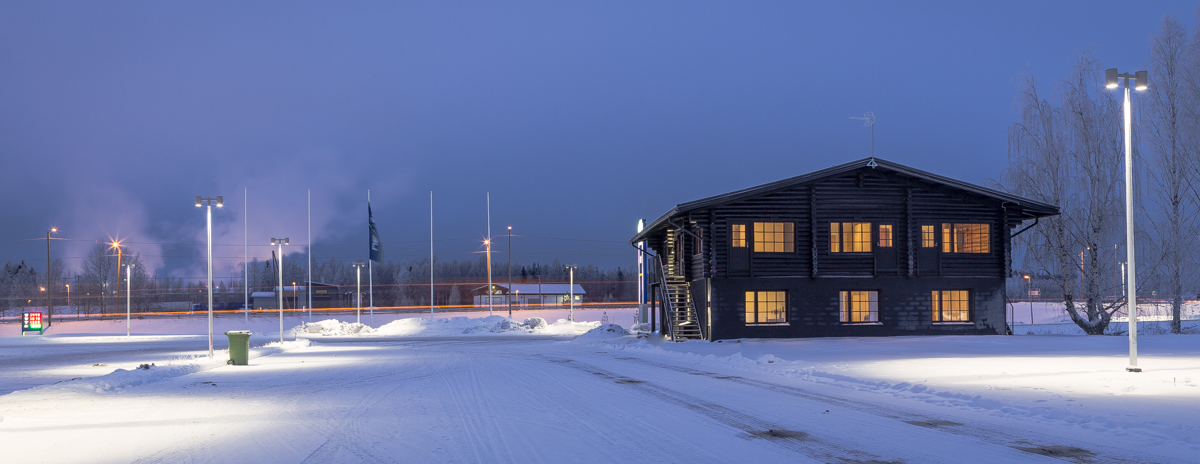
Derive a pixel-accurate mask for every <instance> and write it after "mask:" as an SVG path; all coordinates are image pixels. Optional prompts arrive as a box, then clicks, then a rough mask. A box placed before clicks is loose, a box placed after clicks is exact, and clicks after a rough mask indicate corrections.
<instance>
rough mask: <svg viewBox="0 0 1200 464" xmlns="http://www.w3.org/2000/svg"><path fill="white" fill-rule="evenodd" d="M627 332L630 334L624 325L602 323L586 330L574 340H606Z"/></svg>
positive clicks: (619, 336)
mask: <svg viewBox="0 0 1200 464" xmlns="http://www.w3.org/2000/svg"><path fill="white" fill-rule="evenodd" d="M629 334H630V332H629V331H628V330H625V328H624V327H621V326H619V325H616V324H605V325H602V326H599V327H596V328H594V329H592V330H589V331H587V332H586V333H584V334H583V335H580V336H579V338H576V339H575V340H577V341H593V340H607V339H611V338H621V337H624V336H627V335H629Z"/></svg>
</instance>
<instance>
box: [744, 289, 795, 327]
mask: <svg viewBox="0 0 1200 464" xmlns="http://www.w3.org/2000/svg"><path fill="white" fill-rule="evenodd" d="M786 323H787V292H783V291H770V292H746V324H786Z"/></svg>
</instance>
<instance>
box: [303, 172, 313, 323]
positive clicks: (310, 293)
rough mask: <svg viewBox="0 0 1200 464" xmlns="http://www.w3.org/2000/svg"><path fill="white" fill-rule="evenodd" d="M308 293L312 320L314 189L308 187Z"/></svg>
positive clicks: (305, 289)
mask: <svg viewBox="0 0 1200 464" xmlns="http://www.w3.org/2000/svg"><path fill="white" fill-rule="evenodd" d="M304 291H305V292H306V293H308V322H310V323H311V322H312V189H308V283H307V284H304Z"/></svg>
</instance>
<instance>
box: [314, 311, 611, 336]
mask: <svg viewBox="0 0 1200 464" xmlns="http://www.w3.org/2000/svg"><path fill="white" fill-rule="evenodd" d="M599 325H600V323H599V322H571V321H568V320H566V319H559V320H557V321H555V322H554V323H553V324H548V323H547V322H546V320H545V319H542V318H540V317H531V318H528V319H525V320H524V321H523V322H521V321H516V320H514V319H509V318H507V317H503V316H487V317H481V318H477V319H472V318H467V317H454V318H448V319H435V320H433V321H430V320H429V319H425V318H419V317H410V318H407V319H397V320H395V321H392V322H389V323H387V324H384V325H382V326H380V327H378V328H372V327H370V326H367V325H364V324H359V323H355V322H342V321H339V320H337V319H326V320H324V321H320V322H313V323H306V324H300V325H299V326H296V327H295V329H293V330H295V332H296V333H297V334H298V335H299V336H301V337H305V336H308V337H312V336H328V337H346V336H391V337H397V336H399V337H408V336H421V337H438V336H462V335H480V336H488V335H495V334H506V335H522V334H529V335H580V334H583V333H585V332H587V331H589V330H592V329H594V328H596V327H597V326H599ZM609 326H611V327H616V328H618V329H620V330H622V331H624V330H625V329H624V328H621V327H620V326H618V325H615V324H609V325H608V326H605V327H609ZM625 333H626V334H628V333H629V332H625Z"/></svg>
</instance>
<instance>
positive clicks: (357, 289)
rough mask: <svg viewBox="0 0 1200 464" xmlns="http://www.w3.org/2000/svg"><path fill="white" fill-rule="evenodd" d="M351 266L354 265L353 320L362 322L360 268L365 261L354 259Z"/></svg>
mask: <svg viewBox="0 0 1200 464" xmlns="http://www.w3.org/2000/svg"><path fill="white" fill-rule="evenodd" d="M351 266H354V274H355V275H354V301H355V303H354V314H355V319H354V321H355V322H357V323H359V324H362V268H363V266H366V263H364V262H362V260H359V261H355V262H354V263H353V264H351Z"/></svg>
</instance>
